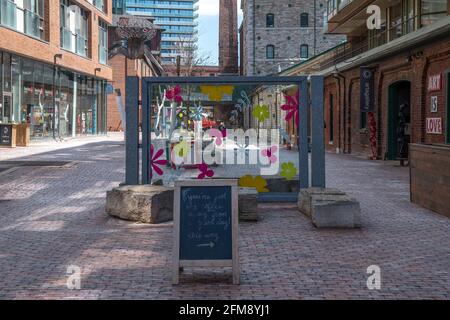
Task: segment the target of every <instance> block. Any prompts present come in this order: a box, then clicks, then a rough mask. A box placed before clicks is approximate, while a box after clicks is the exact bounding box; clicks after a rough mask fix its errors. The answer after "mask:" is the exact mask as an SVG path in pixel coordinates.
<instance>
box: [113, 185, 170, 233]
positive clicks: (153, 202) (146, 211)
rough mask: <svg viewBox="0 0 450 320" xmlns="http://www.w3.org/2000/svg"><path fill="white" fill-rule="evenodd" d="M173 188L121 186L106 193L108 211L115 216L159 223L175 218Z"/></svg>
mask: <svg viewBox="0 0 450 320" xmlns="http://www.w3.org/2000/svg"><path fill="white" fill-rule="evenodd" d="M173 197H174V192H173V189H171V188H166V187H162V186H152V185H144V186H120V187H118V188H115V189H113V190H111V191H108V192H107V193H106V212H107V213H108V214H109V215H110V216H113V217H117V218H120V219H124V220H129V221H136V222H141V223H149V224H157V223H162V222H167V221H171V220H173Z"/></svg>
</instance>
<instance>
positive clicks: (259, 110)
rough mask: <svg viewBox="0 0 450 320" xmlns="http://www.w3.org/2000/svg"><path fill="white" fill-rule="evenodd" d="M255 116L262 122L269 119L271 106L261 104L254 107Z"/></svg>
mask: <svg viewBox="0 0 450 320" xmlns="http://www.w3.org/2000/svg"><path fill="white" fill-rule="evenodd" d="M252 114H253V116H254V117H255V118H256V119H258V120H259V121H260V122H263V121H264V120H266V119H268V118H269V117H270V112H269V106H266V105H260V106H256V107H254V108H253V112H252Z"/></svg>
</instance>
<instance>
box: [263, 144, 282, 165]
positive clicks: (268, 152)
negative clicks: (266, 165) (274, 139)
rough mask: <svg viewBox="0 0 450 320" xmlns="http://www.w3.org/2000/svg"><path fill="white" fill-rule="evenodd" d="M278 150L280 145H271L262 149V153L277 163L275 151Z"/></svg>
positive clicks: (271, 161)
mask: <svg viewBox="0 0 450 320" xmlns="http://www.w3.org/2000/svg"><path fill="white" fill-rule="evenodd" d="M277 150H278V147H277V146H272V147H270V148H269V149H266V150H262V151H261V154H262V155H263V156H264V157H267V158H269V161H270V163H275V162H277V160H278V158H277V156H276V155H275V154H274V153H276V152H277Z"/></svg>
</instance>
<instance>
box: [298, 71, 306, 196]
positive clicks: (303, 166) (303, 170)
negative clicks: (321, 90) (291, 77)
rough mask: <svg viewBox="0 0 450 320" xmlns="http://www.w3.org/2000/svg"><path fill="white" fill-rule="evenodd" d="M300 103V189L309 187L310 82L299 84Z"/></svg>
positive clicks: (304, 81) (303, 81)
mask: <svg viewBox="0 0 450 320" xmlns="http://www.w3.org/2000/svg"><path fill="white" fill-rule="evenodd" d="M298 88H299V94H300V99H299V100H300V101H299V105H298V115H299V118H300V121H299V125H298V129H297V133H298V149H299V162H298V163H299V180H300V181H299V184H300V188H308V187H309V158H308V101H309V97H308V96H309V92H308V81H307V80H306V79H303V80H302V81H301V82H300V83H299V86H298Z"/></svg>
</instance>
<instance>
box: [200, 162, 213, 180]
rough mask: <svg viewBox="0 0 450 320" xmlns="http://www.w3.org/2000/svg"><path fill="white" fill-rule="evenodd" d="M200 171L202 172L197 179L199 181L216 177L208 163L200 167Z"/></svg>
mask: <svg viewBox="0 0 450 320" xmlns="http://www.w3.org/2000/svg"><path fill="white" fill-rule="evenodd" d="M198 170H200V174H199V175H198V177H197V179H199V180H202V179H205V178H206V177H208V178H212V177H213V176H214V171H213V170H211V169H209V167H208V165H207V164H206V163H202V164H201V165H199V167H198Z"/></svg>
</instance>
